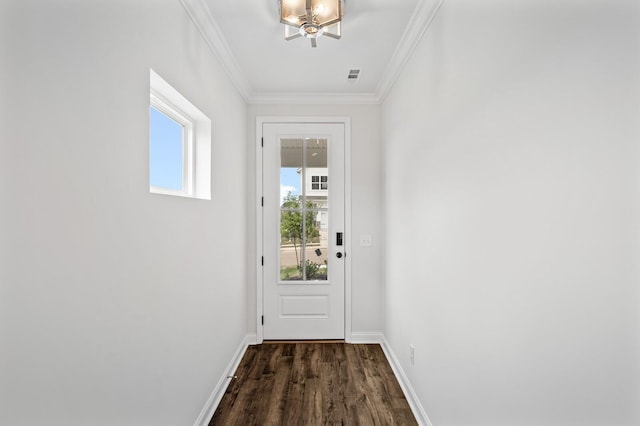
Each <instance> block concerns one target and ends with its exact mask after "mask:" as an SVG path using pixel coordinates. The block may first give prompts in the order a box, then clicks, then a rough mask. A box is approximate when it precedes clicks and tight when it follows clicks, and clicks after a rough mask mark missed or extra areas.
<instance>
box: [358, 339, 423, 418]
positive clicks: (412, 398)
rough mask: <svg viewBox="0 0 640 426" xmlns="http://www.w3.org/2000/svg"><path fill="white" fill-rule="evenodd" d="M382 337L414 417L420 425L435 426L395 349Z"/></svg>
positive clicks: (385, 352)
mask: <svg viewBox="0 0 640 426" xmlns="http://www.w3.org/2000/svg"><path fill="white" fill-rule="evenodd" d="M362 334H366V333H362ZM380 337H381V338H382V341H381V342H380V346H381V347H382V351H383V352H384V354H385V356H386V357H387V360H388V361H389V365H390V366H391V369H392V370H393V374H394V375H395V376H396V378H397V379H398V383H400V387H401V388H402V392H403V393H404V396H405V398H406V399H407V402H408V403H409V407H411V411H412V412H413V416H414V417H415V418H416V420H417V422H418V424H419V425H422V426H433V423H431V420H429V416H427V412H426V411H425V409H424V407H423V406H422V404H421V403H420V400H419V399H418V396H417V395H416V392H415V391H414V390H413V386H411V382H410V381H409V378H408V377H407V375H406V374H405V373H404V370H403V369H402V366H401V365H400V362H399V361H398V358H397V357H396V354H395V353H394V352H393V349H391V346H390V345H389V342H388V341H387V339H386V338H385V337H384V335H381V336H380Z"/></svg>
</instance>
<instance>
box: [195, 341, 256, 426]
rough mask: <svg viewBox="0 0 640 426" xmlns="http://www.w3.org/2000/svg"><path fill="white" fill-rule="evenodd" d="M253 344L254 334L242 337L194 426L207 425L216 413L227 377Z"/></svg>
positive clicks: (224, 389) (227, 383)
mask: <svg viewBox="0 0 640 426" xmlns="http://www.w3.org/2000/svg"><path fill="white" fill-rule="evenodd" d="M255 344H256V335H255V334H247V335H246V336H245V337H244V339H242V342H240V345H239V346H238V348H237V349H236V352H235V353H234V354H233V357H232V358H231V361H230V362H229V365H227V368H226V369H225V370H224V373H223V374H222V377H220V380H218V383H217V384H216V386H215V387H214V388H213V392H211V396H209V399H208V400H207V403H206V404H205V405H204V408H203V409H202V411H201V412H200V415H199V416H198V418H197V419H196V422H195V423H194V426H208V425H209V421H211V417H213V413H215V412H216V408H217V407H218V404H220V401H221V400H222V397H223V396H224V393H225V391H226V390H227V386H229V383H230V379H229V376H232V375H233V373H234V371H236V369H237V368H238V365H239V364H240V361H241V360H242V357H243V356H244V353H245V352H246V350H247V347H248V346H249V345H255Z"/></svg>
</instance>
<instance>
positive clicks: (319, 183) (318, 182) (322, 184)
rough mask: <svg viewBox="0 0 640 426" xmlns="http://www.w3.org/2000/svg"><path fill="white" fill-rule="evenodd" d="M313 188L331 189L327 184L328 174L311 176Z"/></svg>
mask: <svg viewBox="0 0 640 426" xmlns="http://www.w3.org/2000/svg"><path fill="white" fill-rule="evenodd" d="M311 189H314V190H320V189H324V190H327V189H329V187H328V184H327V176H311Z"/></svg>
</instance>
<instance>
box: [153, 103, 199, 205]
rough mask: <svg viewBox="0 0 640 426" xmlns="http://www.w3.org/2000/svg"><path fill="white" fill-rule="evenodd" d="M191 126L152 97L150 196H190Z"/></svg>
mask: <svg viewBox="0 0 640 426" xmlns="http://www.w3.org/2000/svg"><path fill="white" fill-rule="evenodd" d="M192 152H193V122H192V121H191V120H189V119H187V118H186V117H184V116H183V115H182V114H180V113H179V112H178V111H177V110H175V109H174V108H172V107H171V106H170V105H167V104H166V103H164V102H162V101H160V100H159V99H158V98H157V97H155V96H154V95H153V94H152V95H151V106H150V107H149V185H150V186H151V190H152V192H167V193H173V192H174V191H176V192H177V193H178V194H176V195H180V194H183V195H187V196H190V195H192V192H193V191H192V187H193V185H192V179H191V177H192V175H193V173H192V172H191V169H192V168H193V161H192V159H193V158H192V155H191V154H192Z"/></svg>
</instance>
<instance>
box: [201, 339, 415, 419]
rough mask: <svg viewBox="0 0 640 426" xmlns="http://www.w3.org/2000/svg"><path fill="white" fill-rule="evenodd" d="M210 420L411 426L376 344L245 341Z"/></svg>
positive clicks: (382, 355) (401, 397)
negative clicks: (242, 352)
mask: <svg viewBox="0 0 640 426" xmlns="http://www.w3.org/2000/svg"><path fill="white" fill-rule="evenodd" d="M235 375H236V376H237V378H235V379H232V380H231V383H230V384H229V387H228V388H227V391H226V392H225V394H224V397H223V398H222V401H221V402H220V404H219V405H218V408H217V410H216V412H215V413H214V415H213V418H212V419H211V422H210V423H209V426H213V425H225V426H227V425H238V426H240V425H242V426H247V425H282V426H284V425H286V426H290V425H363V426H365V425H366V426H371V425H417V422H416V420H415V418H414V417H413V414H412V413H411V409H410V408H409V404H408V403H407V400H406V399H405V397H404V394H403V393H402V390H401V388H400V385H399V384H398V382H397V380H396V378H395V376H394V375H393V372H392V370H391V367H390V366H389V363H388V362H387V359H386V357H385V356H384V353H383V352H382V348H381V347H380V345H350V344H346V343H317V342H313V343H307V342H296V343H265V344H262V345H256V346H249V348H248V349H247V352H246V353H245V355H244V357H243V358H242V361H241V362H240V366H239V367H238V369H237V371H236V373H235Z"/></svg>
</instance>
